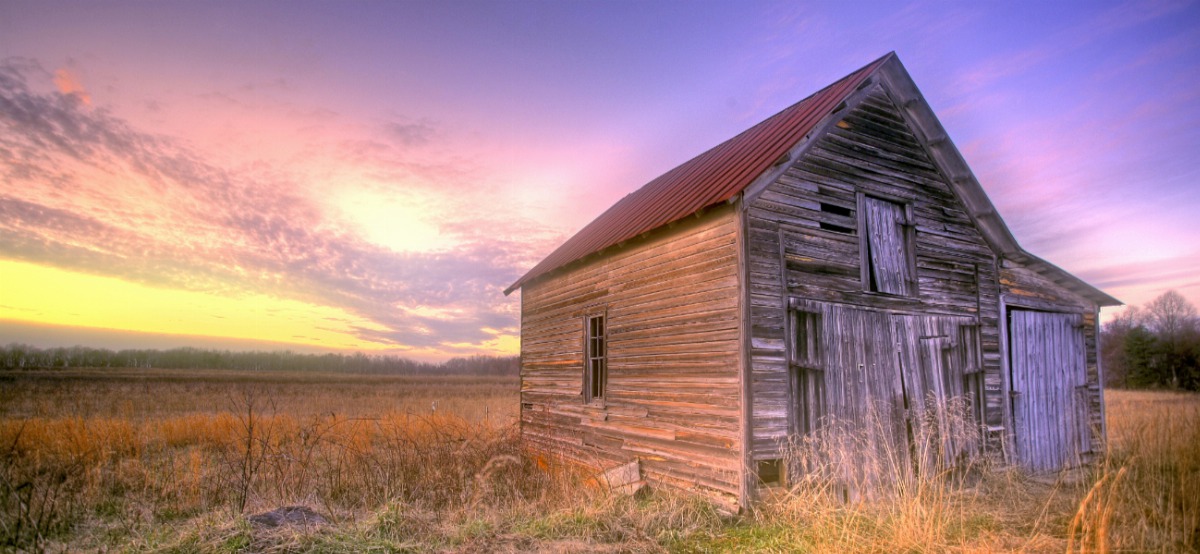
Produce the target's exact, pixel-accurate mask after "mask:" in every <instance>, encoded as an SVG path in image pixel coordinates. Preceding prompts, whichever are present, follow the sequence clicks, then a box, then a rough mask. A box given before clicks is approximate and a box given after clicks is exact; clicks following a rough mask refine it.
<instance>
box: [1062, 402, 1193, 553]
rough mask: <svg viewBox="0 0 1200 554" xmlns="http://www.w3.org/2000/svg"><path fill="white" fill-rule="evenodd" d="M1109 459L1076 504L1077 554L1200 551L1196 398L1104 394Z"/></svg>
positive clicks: (1074, 543)
mask: <svg viewBox="0 0 1200 554" xmlns="http://www.w3.org/2000/svg"><path fill="white" fill-rule="evenodd" d="M1106 394H1107V396H1106V399H1107V408H1108V437H1109V442H1110V448H1109V451H1108V456H1107V457H1106V458H1105V459H1104V461H1103V462H1102V463H1100V464H1099V465H1098V466H1097V467H1096V468H1095V476H1094V478H1093V482H1094V484H1093V485H1092V486H1091V489H1090V490H1089V491H1088V493H1087V495H1086V496H1085V497H1084V499H1083V500H1082V501H1081V502H1080V504H1079V507H1078V510H1077V511H1076V515H1075V518H1074V520H1073V521H1072V526H1071V529H1070V530H1071V536H1070V538H1071V545H1072V547H1073V548H1078V549H1079V550H1080V551H1091V552H1108V551H1131V550H1132V551H1159V552H1195V551H1200V395H1198V394H1195V393H1178V392H1164V391H1153V392H1151V391H1124V390H1110V391H1107V393H1106Z"/></svg>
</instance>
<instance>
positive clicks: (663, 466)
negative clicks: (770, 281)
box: [521, 205, 742, 507]
mask: <svg viewBox="0 0 1200 554" xmlns="http://www.w3.org/2000/svg"><path fill="white" fill-rule="evenodd" d="M738 237H739V233H738V225H737V214H736V213H735V212H734V210H733V209H732V207H731V206H728V205H725V206H722V207H720V208H715V209H713V210H711V211H709V212H707V213H705V214H704V215H702V216H700V217H689V218H688V219H687V220H685V221H683V222H680V223H678V224H676V225H674V226H671V227H669V228H663V229H660V230H658V231H656V232H654V233H653V234H652V235H651V236H649V237H646V238H643V239H637V240H634V241H630V243H628V244H626V245H624V246H622V247H618V248H615V249H612V251H611V252H604V253H601V254H600V255H598V256H595V257H593V258H590V259H587V260H585V261H584V262H582V263H577V264H575V265H572V266H568V267H567V268H565V269H564V270H560V271H557V272H555V273H552V274H550V275H548V276H545V277H542V278H539V279H538V280H536V281H534V282H532V283H528V284H525V285H524V286H523V288H522V293H521V305H522V310H521V314H522V315H521V337H522V340H521V432H522V436H523V438H524V440H525V443H526V444H527V445H528V446H529V447H530V448H532V449H534V450H536V451H538V452H541V453H543V454H545V455H550V456H561V457H563V458H565V459H567V460H570V461H573V462H576V463H579V464H584V465H587V466H590V467H594V468H608V467H611V466H614V465H616V464H619V463H622V462H628V461H631V460H633V459H635V458H636V459H640V460H641V467H642V470H643V472H644V475H645V477H646V478H647V479H649V480H651V481H656V482H659V483H664V484H667V485H671V486H676V487H681V488H686V489H691V490H700V491H702V492H704V493H705V494H707V495H708V496H709V497H710V498H714V499H716V500H718V501H720V502H722V503H724V504H726V505H727V506H729V507H733V506H735V505H736V502H737V500H738V495H739V484H740V483H739V479H740V475H741V453H742V449H741V435H740V432H741V428H740V418H739V410H740V405H741V404H740V388H739V387H740V385H739V383H740V381H739V376H738V367H739V366H738V355H739V351H740V350H739V336H740V335H739V333H740V328H739V319H740V317H739V316H740V310H741V303H740V302H739V295H738V290H739V283H738V250H737V243H738ZM598 312H603V313H605V314H606V316H607V327H608V330H607V335H608V336H607V358H608V385H607V389H606V397H605V398H604V400H603V401H595V402H593V403H585V402H584V399H583V396H582V394H581V392H582V387H583V368H584V366H583V356H584V348H583V335H584V329H583V324H584V317H585V315H587V314H593V313H598Z"/></svg>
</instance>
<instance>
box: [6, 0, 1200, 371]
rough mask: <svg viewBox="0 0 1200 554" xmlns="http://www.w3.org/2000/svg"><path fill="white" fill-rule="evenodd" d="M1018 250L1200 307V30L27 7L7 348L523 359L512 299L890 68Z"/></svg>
mask: <svg viewBox="0 0 1200 554" xmlns="http://www.w3.org/2000/svg"><path fill="white" fill-rule="evenodd" d="M893 50H894V51H896V52H897V54H898V55H899V57H900V60H901V61H902V62H903V63H904V65H905V66H906V67H907V68H908V70H909V73H910V74H911V75H912V76H913V78H914V80H915V81H916V82H917V84H918V86H920V88H921V91H922V92H923V93H924V95H925V97H926V99H927V100H928V101H929V103H930V105H931V106H932V107H933V109H934V112H935V113H936V114H937V115H938V117H939V118H940V119H941V121H942V123H943V125H944V126H945V127H946V129H947V130H948V131H949V133H950V136H951V138H952V139H953V140H954V141H955V143H956V144H957V145H958V147H959V149H960V150H961V151H962V152H963V155H964V156H965V157H966V159H967V162H968V163H969V164H970V166H971V167H972V169H973V170H974V172H975V174H976V176H977V177H978V178H979V181H980V182H981V183H982V184H983V187H984V189H985V190H986V191H987V193H988V195H989V196H990V197H991V199H992V201H993V203H995V204H996V206H997V208H998V209H999V211H1000V213H1001V215H1002V216H1003V217H1004V219H1005V221H1006V222H1007V223H1008V225H1009V227H1010V228H1011V230H1012V231H1013V233H1014V235H1016V237H1017V239H1018V241H1020V242H1021V244H1022V245H1023V246H1024V247H1025V248H1026V249H1027V250H1029V251H1030V252H1032V253H1034V254H1036V255H1038V256H1041V257H1043V258H1045V259H1047V260H1049V261H1051V262H1053V263H1055V264H1057V265H1059V266H1061V267H1063V268H1064V269H1066V270H1068V271H1070V272H1072V273H1074V274H1076V275H1078V276H1079V277H1081V278H1083V279H1084V280H1086V281H1088V282H1089V283H1091V284H1093V285H1095V286H1097V287H1099V288H1101V289H1103V290H1105V291H1106V292H1108V293H1109V294H1112V295H1114V296H1116V297H1117V298H1120V299H1121V300H1123V301H1125V302H1126V303H1129V304H1144V303H1146V302H1147V301H1149V300H1150V299H1152V298H1154V297H1155V296H1157V295H1159V294H1161V293H1162V292H1165V291H1166V290H1169V289H1175V290H1177V291H1179V292H1180V293H1182V294H1183V295H1184V296H1185V297H1187V298H1188V299H1189V300H1190V301H1191V302H1192V303H1193V304H1196V305H1198V306H1200V3H1197V2H1186V1H1184V2H1175V1H1148V2H1124V3H1107V2H1082V3H1067V2H1031V3H1015V2H952V3H939V2H913V3H902V2H879V3H869V2H780V3H770V2H682V1H672V2H649V1H637V2H634V1H620V0H618V1H605V2H584V1H570V2H550V1H521V2H467V1H455V2H416V1H412V2H316V3H310V2H278V3H265V2H256V3H247V2H228V3H225V2H208V1H204V2H193V3H183V2H176V1H168V2H142V1H139V2H129V3H113V2H74V1H71V2H54V1H45V0H38V1H28V2H27V1H13V0H0V178H2V182H0V344H3V343H9V342H14V341H19V342H26V343H31V344H35V345H39V346H54V345H68V346H69V345H74V344H85V345H90V346H104V347H110V348H123V347H155V348H164V347H171V346H183V345H192V346H204V347H217V348H272V349H273V348H289V349H293V350H302V351H307V350H360V351H364V352H378V353H390V354H399V355H403V356H408V357H411V358H414V359H421V360H434V361H436V360H442V359H445V358H447V357H450V356H460V355H471V354H515V353H516V352H517V349H518V344H519V333H520V329H519V322H518V319H519V311H520V298H519V294H514V295H512V296H509V297H505V296H504V295H503V294H502V292H501V291H502V290H503V289H504V288H505V287H506V286H507V285H509V284H511V283H512V282H513V281H514V280H515V279H516V278H517V277H519V276H520V275H521V274H522V273H524V272H525V271H526V270H527V269H529V268H530V267H531V266H532V265H533V264H535V263H536V262H537V261H538V260H540V259H541V258H542V257H544V256H545V255H546V254H548V253H549V252H550V251H551V250H552V249H553V248H554V247H555V246H557V244H558V243H560V242H561V241H562V240H565V239H566V238H567V237H569V236H570V235H571V234H572V233H573V232H575V231H576V230H578V229H579V228H581V227H582V226H583V225H585V224H586V223H587V222H589V221H590V220H591V219H592V218H594V217H595V216H596V215H598V214H599V213H600V212H601V211H603V210H604V209H606V208H607V207H608V206H609V205H611V204H612V203H613V202H615V201H616V200H618V199H619V198H620V197H622V196H624V195H625V194H627V193H629V192H631V191H632V190H634V189H636V188H637V187H639V186H641V185H642V184H644V183H645V182H647V181H649V180H650V179H652V178H654V177H655V176H657V175H659V174H660V173H662V172H664V171H666V170H668V169H671V168H672V167H674V166H675V165H678V164H679V163H681V162H683V161H686V160H687V159H689V158H691V157H692V156H694V155H696V154H698V153H700V152H702V151H704V150H706V149H707V148H709V147H711V146H713V145H715V144H717V143H719V142H721V141H723V140H725V139H727V138H729V137H731V136H733V135H735V134H736V133H738V132H740V131H741V130H743V129H745V128H747V127H749V126H751V125H753V124H754V123H756V122H758V121H760V120H762V119H764V118H765V117H767V116H769V115H771V114H773V113H775V112H776V111H778V110H780V109H782V108H784V107H786V106H788V105H790V104H792V103H794V102H796V101H798V100H800V99H802V98H804V97H805V96H807V95H809V94H810V93H812V92H815V91H816V90H817V89H819V88H821V87H823V86H824V85H826V84H829V83H830V82H832V81H834V80H836V79H838V78H840V77H842V76H843V75H845V74H847V73H849V72H851V71H853V70H855V69H857V68H858V67H860V66H862V65H864V64H866V63H868V62H870V61H871V60H873V59H875V58H878V57H879V56H881V55H883V54H885V53H887V52H889V51H893Z"/></svg>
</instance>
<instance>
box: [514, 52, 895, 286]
mask: <svg viewBox="0 0 1200 554" xmlns="http://www.w3.org/2000/svg"><path fill="white" fill-rule="evenodd" d="M892 55H893V54H888V55H886V56H884V57H882V58H879V59H878V60H875V61H873V62H871V63H869V64H867V65H866V66H864V67H862V68H861V69H859V70H858V71H855V72H854V73H851V74H849V75H847V76H845V77H843V78H842V79H841V80H839V81H838V82H836V83H833V84H832V85H829V86H828V87H825V88H824V89H821V90H820V91H818V92H816V93H815V94H813V95H812V96H809V97H808V98H805V99H804V100H801V101H800V102H797V103H796V104H794V105H792V106H791V107H789V108H787V109H785V110H783V111H781V112H779V113H777V114H775V115H773V116H771V117H769V118H767V119H766V120H764V121H762V122H761V123H759V124H758V125H755V126H753V127H751V128H749V129H747V130H745V131H743V132H742V133H741V134H739V135H737V136H736V137H733V138H731V139H729V140H727V141H725V142H722V143H721V144H718V145H717V146H715V147H713V148H711V149H709V150H708V151H706V152H704V153H703V154H700V155H699V156H696V157H695V158H692V159H691V160H688V161H687V162H684V163H683V164H682V165H680V166H679V167H676V168H675V169H672V170H670V171H668V172H666V173H664V174H662V175H661V176H659V177H658V178H657V179H654V180H653V181H650V182H649V183H646V184H645V185H644V186H642V188H640V189H638V190H636V191H634V192H632V193H630V194H628V195H627V196H625V197H624V198H622V199H621V200H620V201H618V202H617V203H616V204H614V205H613V206H612V207H611V208H609V209H608V210H607V211H605V212H604V213H602V214H600V216H599V217H597V218H596V219H595V220H594V221H592V222H591V223H589V224H588V225H587V226H586V227H584V228H583V229H581V230H580V231H579V232H578V233H576V234H575V236H573V237H571V238H570V239H568V240H567V242H564V243H563V244H562V246H559V247H558V249H556V250H555V251H554V252H551V253H550V255H549V256H546V259H544V260H542V261H541V262H540V263H538V264H537V265H536V266H534V267H533V269H530V270H529V272H528V273H526V274H525V275H524V276H523V277H521V278H520V279H517V281H516V282H515V283H513V284H512V285H511V286H509V287H508V289H506V290H505V291H504V294H509V293H511V292H512V291H514V290H516V289H518V288H520V287H521V285H524V284H525V283H528V282H529V281H531V280H533V279H536V278H538V277H540V276H542V275H545V274H546V273H549V272H551V271H554V270H555V269H558V268H560V267H562V266H564V265H567V264H569V263H571V262H573V261H575V260H578V259H580V258H582V257H584V256H587V255H588V254H591V253H594V252H598V251H600V250H603V249H605V248H608V247H610V246H612V245H614V244H618V243H620V242H623V241H626V240H629V239H631V238H633V237H636V236H638V235H640V234H642V233H645V232H647V231H651V230H653V229H657V228H659V227H661V226H663V225H666V224H668V223H671V222H672V221H678V220H680V219H683V218H684V217H687V216H689V215H691V214H694V213H696V212H698V211H700V210H702V209H704V208H707V207H710V206H713V205H716V204H719V203H721V202H725V201H727V200H729V199H730V198H733V197H734V196H736V195H737V194H738V193H739V192H741V191H742V189H745V188H746V187H747V186H748V185H750V183H751V182H753V181H754V179H756V178H757V177H758V176H759V175H761V174H762V173H763V172H765V171H767V170H768V169H770V168H771V167H772V165H774V163H775V161H776V160H778V159H779V158H780V157H782V156H783V155H784V154H786V153H787V152H788V151H789V150H791V148H792V147H793V146H795V145H796V143H798V142H799V141H800V139H802V138H804V136H805V135H807V134H808V133H809V132H810V131H812V130H813V128H814V127H815V126H816V125H817V123H818V122H820V121H821V120H822V119H823V118H824V117H825V116H826V115H828V114H829V113H830V112H831V111H833V109H834V108H836V107H837V105H838V104H839V103H841V102H842V101H843V100H844V99H845V98H846V97H847V96H849V95H850V94H851V93H853V92H854V90H855V89H856V88H858V86H859V85H860V84H861V83H862V82H863V81H864V80H866V78H867V77H868V76H870V75H871V73H872V72H874V71H875V69H877V68H878V67H879V66H880V65H882V64H883V62H885V61H887V59H888V58H889V57H890V56H892Z"/></svg>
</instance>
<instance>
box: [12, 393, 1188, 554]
mask: <svg viewBox="0 0 1200 554" xmlns="http://www.w3.org/2000/svg"><path fill="white" fill-rule="evenodd" d="M516 389H517V387H516V381H515V379H503V378H478V377H475V378H472V377H451V378H438V379H431V378H427V377H388V376H377V375H337V374H312V373H298V372H297V373H265V374H264V373H247V372H236V371H203V372H196V371H164V370H63V371H26V372H5V373H0V494H2V496H0V550H6V549H7V550H42V549H44V550H50V551H77V550H88V551H96V550H106V551H161V552H264V551H265V552H284V551H299V552H304V551H311V552H328V551H375V552H409V551H415V552H427V551H454V552H460V551H461V552H487V551H514V552H516V551H545V552H562V551H574V552H628V551H633V552H657V551H679V552H721V551H747V550H752V551H767V552H797V551H799V552H805V551H810V552H831V551H838V552H896V551H906V552H943V551H954V552H988V551H1030V552H1063V551H1080V552H1082V551H1086V552H1104V551H1112V552H1116V551H1153V552H1188V551H1198V550H1200V396H1198V395H1189V394H1178V393H1168V392H1129V391H1108V392H1107V413H1108V425H1109V437H1110V442H1111V448H1110V449H1109V454H1108V456H1106V459H1105V460H1104V461H1103V462H1102V463H1100V464H1098V465H1097V466H1096V467H1094V468H1092V469H1090V470H1088V471H1087V472H1084V473H1083V474H1076V475H1075V476H1074V478H1073V479H1058V480H1050V481H1049V482H1046V481H1045V480H1032V479H1028V478H1026V477H1025V476H1023V475H1021V474H1019V473H1018V472H1015V471H1012V470H1009V469H1006V468H1004V467H1002V466H1000V465H997V464H989V463H981V464H979V465H978V466H977V467H976V468H975V469H974V471H973V472H972V475H971V478H970V479H944V478H941V477H936V476H935V477H930V478H927V479H923V480H922V481H921V482H919V483H917V484H916V486H912V487H905V488H903V489H901V490H896V491H892V493H891V494H887V495H883V496H881V497H879V498H876V499H873V500H871V501H869V502H860V503H856V504H850V505H847V504H844V503H842V502H841V501H840V500H838V499H835V498H833V497H832V495H829V494H826V492H825V491H823V490H822V489H821V488H820V487H813V486H798V487H796V488H793V489H791V490H778V491H776V494H775V495H774V498H773V499H771V500H769V501H767V502H764V503H763V504H762V506H761V507H760V508H759V509H758V510H756V511H754V512H753V513H750V514H746V515H743V516H741V517H738V518H729V517H725V516H722V515H720V514H719V513H718V512H717V511H716V510H714V509H713V508H712V507H711V506H709V505H707V504H706V503H704V502H703V501H699V500H696V499H693V498H688V497H684V496H680V495H677V494H671V493H669V492H663V491H655V492H652V493H651V494H648V495H644V496H639V497H637V498H624V497H617V496H609V495H607V494H605V493H604V492H603V491H600V490H597V489H595V488H594V487H589V486H587V484H586V478H587V476H586V475H579V474H577V473H572V472H571V471H568V470H565V469H560V468H553V467H552V468H545V467H542V468H539V467H536V464H534V463H532V462H531V461H530V460H529V459H528V458H527V457H526V456H525V455H524V454H523V453H522V452H521V451H520V447H519V440H518V437H517V435H516V427H515V425H514V419H515V416H516V409H517V406H518V398H517V390H516ZM289 505H305V506H309V507H311V508H313V509H314V510H316V511H317V512H319V513H321V514H322V515H324V516H325V517H327V518H328V519H329V520H330V524H328V525H321V526H314V527H310V528H289V529H287V530H282V531H280V530H269V529H264V528H260V527H256V526H254V525H251V524H250V523H248V522H247V519H246V516H247V515H249V514H253V513H257V512H261V511H266V510H270V509H273V508H278V507H281V506H289Z"/></svg>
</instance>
